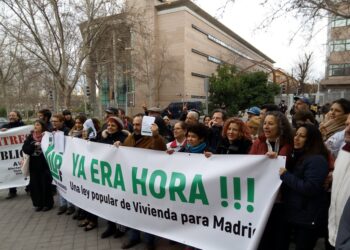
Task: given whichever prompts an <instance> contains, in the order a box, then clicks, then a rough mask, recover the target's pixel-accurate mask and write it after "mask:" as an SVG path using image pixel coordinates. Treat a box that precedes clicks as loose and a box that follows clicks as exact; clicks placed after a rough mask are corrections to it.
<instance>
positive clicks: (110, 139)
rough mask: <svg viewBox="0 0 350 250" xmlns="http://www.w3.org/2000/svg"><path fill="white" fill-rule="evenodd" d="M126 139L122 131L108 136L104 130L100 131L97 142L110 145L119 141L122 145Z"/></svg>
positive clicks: (126, 135)
mask: <svg viewBox="0 0 350 250" xmlns="http://www.w3.org/2000/svg"><path fill="white" fill-rule="evenodd" d="M127 137H128V132H127V131H124V130H122V131H117V132H115V133H114V134H110V133H108V131H107V129H106V130H103V131H102V133H101V138H99V140H98V142H100V143H105V144H111V145H112V144H114V143H115V142H116V141H120V142H121V143H123V142H124V141H125V139H126V138H127Z"/></svg>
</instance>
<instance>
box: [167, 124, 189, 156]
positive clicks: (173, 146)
mask: <svg viewBox="0 0 350 250" xmlns="http://www.w3.org/2000/svg"><path fill="white" fill-rule="evenodd" d="M186 132H187V128H186V124H185V122H182V121H180V122H177V123H175V125H174V131H173V133H174V138H175V140H173V141H171V142H169V143H167V145H166V147H167V151H171V152H177V151H179V150H180V149H181V148H182V147H185V146H186Z"/></svg>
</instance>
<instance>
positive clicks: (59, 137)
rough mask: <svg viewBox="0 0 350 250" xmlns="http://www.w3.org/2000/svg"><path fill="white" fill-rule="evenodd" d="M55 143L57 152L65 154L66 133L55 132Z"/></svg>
mask: <svg viewBox="0 0 350 250" xmlns="http://www.w3.org/2000/svg"><path fill="white" fill-rule="evenodd" d="M53 143H54V145H55V149H54V150H55V152H58V153H63V152H64V133H63V132H62V131H55V132H54V133H53Z"/></svg>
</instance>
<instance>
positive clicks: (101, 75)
mask: <svg viewBox="0 0 350 250" xmlns="http://www.w3.org/2000/svg"><path fill="white" fill-rule="evenodd" d="M127 3H128V8H127V9H128V14H127V15H126V16H125V18H119V17H116V19H118V21H113V22H112V21H110V28H109V29H106V30H108V32H106V35H105V38H104V39H102V40H101V41H100V42H99V44H98V45H96V46H97V47H103V48H104V49H96V52H95V53H94V54H93V55H92V56H90V58H89V61H90V64H89V65H90V66H91V67H90V70H89V72H90V77H91V78H94V77H95V78H97V79H95V80H96V81H97V82H98V83H99V86H100V90H99V95H100V100H101V101H102V104H103V106H108V105H114V106H118V107H122V108H124V109H126V110H127V111H128V113H129V114H135V113H137V112H139V111H141V107H142V105H143V104H145V105H147V106H148V107H150V106H159V107H162V108H164V107H166V106H167V105H168V104H169V103H171V102H176V101H182V102H186V101H198V100H199V101H202V102H205V99H206V91H207V90H206V88H205V84H204V79H206V78H208V77H209V76H211V75H212V74H213V73H215V71H216V68H217V66H218V65H219V64H222V63H229V64H234V65H236V66H237V67H238V68H239V69H240V70H243V71H265V72H270V71H271V69H273V63H274V61H273V60H272V59H271V58H269V57H268V56H267V55H265V54H264V53H263V52H261V51H259V50H258V49H256V48H255V47H254V46H253V45H251V44H250V43H248V42H247V41H245V40H244V39H243V38H241V37H240V36H238V35H237V34H236V33H234V32H233V31H232V30H230V29H229V28H227V27H226V26H224V25H223V24H221V23H220V22H219V21H217V20H216V19H215V18H213V17H212V16H210V15H209V14H208V13H206V12H205V11H204V10H202V9H201V8H199V7H198V6H197V5H195V4H194V3H193V2H191V1H189V0H178V1H166V2H165V1H159V0H144V1H137V0H129V1H127ZM96 44H97V43H96ZM102 52H103V53H102ZM101 53H102V54H101ZM88 78H89V77H88Z"/></svg>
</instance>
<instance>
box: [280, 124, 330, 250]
mask: <svg viewBox="0 0 350 250" xmlns="http://www.w3.org/2000/svg"><path fill="white" fill-rule="evenodd" d="M329 157H330V155H329V152H328V150H327V148H326V146H325V145H324V143H323V140H322V135H321V132H320V131H319V130H318V129H317V128H316V127H315V126H314V125H312V124H307V123H306V124H303V125H301V126H300V127H299V128H298V130H297V131H296V134H295V136H294V149H293V153H292V157H291V159H290V162H289V164H288V168H285V167H283V168H280V170H279V174H280V178H281V180H282V182H283V184H284V185H283V186H282V187H283V189H282V190H283V196H282V197H283V200H284V203H285V213H284V215H285V216H284V218H285V219H286V222H287V223H286V226H285V227H283V230H284V231H285V234H284V236H285V237H286V238H283V239H284V240H283V241H281V242H283V243H284V246H280V247H279V248H278V249H281V250H283V249H286V250H288V249H289V242H290V237H289V236H290V233H291V231H292V229H294V240H295V245H296V246H295V249H305V250H312V249H314V247H315V245H316V241H317V239H318V236H319V232H320V231H321V229H322V228H323V227H324V225H326V224H327V210H328V202H327V192H326V190H325V189H324V186H323V184H324V181H325V179H326V177H327V175H328V161H329ZM287 169H288V170H287Z"/></svg>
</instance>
